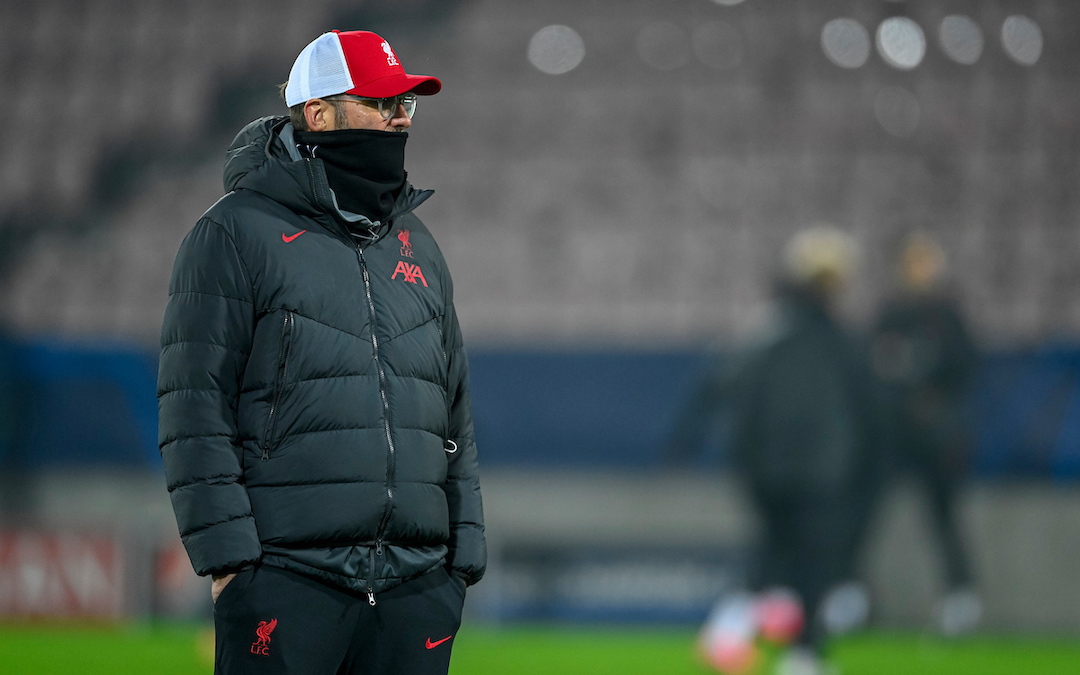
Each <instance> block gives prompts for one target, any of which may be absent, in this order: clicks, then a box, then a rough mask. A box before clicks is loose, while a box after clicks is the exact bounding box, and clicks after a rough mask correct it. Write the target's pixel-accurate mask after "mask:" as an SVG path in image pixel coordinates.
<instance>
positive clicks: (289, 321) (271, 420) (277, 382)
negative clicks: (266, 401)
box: [261, 311, 296, 461]
mask: <svg viewBox="0 0 1080 675" xmlns="http://www.w3.org/2000/svg"><path fill="white" fill-rule="evenodd" d="M295 324H296V318H295V316H294V315H293V313H292V312H288V311H287V312H285V316H284V317H283V318H282V320H281V346H280V347H279V348H278V360H277V364H278V365H277V373H276V374H275V375H274V397H273V398H272V399H271V400H270V414H269V415H267V417H266V430H265V431H264V432H263V439H262V444H261V445H262V451H263V452H262V458H263V460H264V461H265V460H267V459H270V450H272V449H273V448H274V447H275V446H276V443H275V442H274V436H275V434H276V432H277V418H278V417H280V414H281V413H280V410H279V408H280V407H281V396H282V394H283V393H284V392H285V382H286V378H287V377H288V375H289V356H290V355H291V354H292V343H293V329H294V326H295Z"/></svg>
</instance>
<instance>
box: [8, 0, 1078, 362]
mask: <svg viewBox="0 0 1080 675" xmlns="http://www.w3.org/2000/svg"><path fill="white" fill-rule="evenodd" d="M256 5H257V11H256ZM433 6H434V3H430V2H418V1H416V0H414V1H413V2H410V3H409V4H408V5H407V6H403V7H402V8H401V11H399V12H394V11H393V9H391V7H392V5H391V4H388V3H379V2H369V3H361V4H360V6H359V7H360V8H361V9H354V10H350V9H349V6H348V4H347V3H335V2H330V1H329V0H327V1H324V2H315V3H303V4H302V5H301V4H298V3H289V2H283V1H274V2H269V3H245V2H236V3H217V2H209V1H206V2H203V1H193V2H164V1H160V2H158V1H151V2H124V1H111V0H97V1H90V0H85V1H76V0H72V1H62V0H47V1H43V2H37V3H32V4H18V3H5V4H4V6H3V8H2V9H0V13H2V14H0V30H2V31H3V47H0V59H2V62H3V63H4V66H5V67H4V68H3V69H2V71H3V75H2V77H3V78H4V82H3V86H4V88H5V89H6V90H7V92H8V94H9V100H11V101H13V102H14V105H13V107H12V109H11V110H10V114H11V118H10V120H9V121H10V123H9V124H8V125H5V128H4V129H3V130H0V135H2V139H0V140H2V142H3V143H4V146H5V148H7V149H8V151H7V152H5V154H4V157H3V159H2V161H0V177H2V180H0V191H2V194H3V201H2V203H3V205H4V206H3V212H4V216H3V222H4V223H5V228H6V229H7V230H8V231H9V232H11V233H13V234H14V233H21V234H22V235H26V236H25V237H19V238H18V239H19V240H20V241H23V240H30V239H36V238H37V234H38V233H44V234H45V235H46V236H43V237H42V238H40V240H38V241H37V242H36V243H35V244H34V246H33V247H31V248H29V249H23V248H20V249H19V252H18V255H17V259H16V260H15V261H13V262H14V263H15V264H13V265H12V264H9V267H10V269H9V272H10V280H9V286H8V292H7V293H6V294H5V297H6V299H7V303H8V305H9V316H11V317H12V318H13V320H14V322H15V323H16V325H17V326H19V327H21V328H23V329H24V330H33V331H46V332H52V333H62V334H70V335H79V334H85V333H92V334H97V335H103V336H124V337H130V338H134V339H138V340H145V341H149V340H152V339H153V336H154V334H155V333H156V330H157V323H158V320H159V318H160V311H161V307H162V306H163V302H164V299H163V298H164V294H163V292H164V288H165V284H166V278H167V267H168V264H167V263H168V258H169V256H170V255H171V251H172V250H173V249H175V247H176V244H177V242H178V241H179V238H180V237H181V236H182V234H183V233H184V232H185V231H186V230H187V229H188V228H189V227H190V224H191V223H192V222H193V221H194V219H195V218H197V216H198V214H199V212H200V211H201V210H202V209H204V208H205V207H206V205H208V204H209V203H211V202H212V200H213V197H215V196H216V195H215V192H216V191H219V189H218V190H215V189H212V188H211V186H212V185H213V183H214V181H215V179H216V174H217V172H218V170H219V166H220V156H221V155H220V152H221V149H222V148H223V147H224V146H225V145H226V144H227V142H228V139H229V138H231V135H232V134H233V133H234V132H235V130H236V129H237V128H238V127H239V125H240V124H242V123H243V122H244V121H246V119H247V118H250V117H255V116H257V115H258V114H264V113H280V112H282V110H283V106H281V104H280V102H279V101H277V100H276V98H275V93H274V91H273V88H272V86H271V85H272V83H274V82H276V81H277V80H280V79H281V74H282V73H284V72H285V70H286V69H287V65H288V60H289V58H290V55H291V54H293V52H294V51H295V49H296V45H300V44H302V43H303V42H305V41H306V40H307V39H308V38H309V37H310V36H311V35H314V34H316V33H317V32H318V31H319V30H322V29H324V28H326V27H328V26H330V25H337V23H335V21H338V17H342V20H351V21H353V22H354V23H349V25H350V26H353V25H361V24H364V25H369V27H373V28H378V29H383V30H393V31H395V33H394V34H393V36H394V39H395V44H400V45H401V46H400V47H399V49H400V50H401V51H402V52H403V53H407V54H409V55H410V59H409V63H410V67H412V68H414V69H417V70H420V71H421V72H423V71H430V72H437V73H438V74H439V75H440V76H441V77H442V78H443V79H444V81H445V82H446V85H447V86H446V88H445V90H444V92H443V93H442V94H440V96H439V97H438V98H437V99H434V100H432V101H430V102H429V101H424V102H423V104H422V106H421V109H420V112H419V116H418V118H417V125H416V126H415V127H414V129H413V136H414V138H413V140H412V141H411V143H410V150H409V152H410V155H409V166H410V167H411V168H412V178H413V180H414V182H415V183H417V184H419V185H422V186H424V187H433V188H436V189H437V190H438V192H439V196H438V198H437V199H436V200H432V202H430V204H429V205H426V206H425V210H426V217H427V220H428V221H430V222H431V224H432V226H433V227H435V228H436V229H437V230H438V231H440V232H444V233H445V234H444V235H443V236H442V237H441V241H442V242H444V246H445V248H446V253H447V255H448V257H449V258H450V262H451V264H452V266H453V267H454V269H455V271H456V275H457V277H458V279H457V285H458V288H459V294H460V296H461V304H462V308H461V313H462V316H463V320H464V323H465V326H466V330H467V331H468V332H469V334H470V336H471V337H472V338H473V341H474V342H484V343H510V344H521V343H538V342H541V343H542V342H547V341H555V342H557V343H562V344H576V343H580V342H582V341H585V342H590V343H593V344H599V345H605V344H620V345H624V346H626V345H630V346H632V345H640V344H658V343H663V344H671V343H672V342H675V343H680V344H688V343H690V344H694V343H700V342H701V341H703V340H707V339H709V338H711V337H713V336H715V335H727V336H730V335H733V334H737V333H738V332H739V331H741V330H742V329H744V328H746V327H747V326H749V325H752V324H754V323H755V321H756V320H757V318H758V317H759V314H760V311H761V307H762V303H763V301H764V299H765V297H766V295H767V292H768V290H767V289H768V280H769V277H770V275H771V272H772V265H773V259H774V257H775V254H776V252H777V250H778V248H779V242H781V241H783V240H784V239H786V238H787V236H788V235H789V234H790V233H791V232H793V231H795V230H796V229H798V228H800V227H803V226H806V225H808V224H812V223H815V222H831V223H834V224H837V225H839V226H841V227H844V228H846V229H848V230H850V231H852V232H854V233H855V234H856V235H857V236H858V238H859V240H860V241H861V243H862V245H863V248H864V250H865V251H866V254H867V259H866V261H865V265H864V267H863V270H862V271H863V277H862V278H863V283H861V284H860V285H859V287H858V289H857V291H856V292H855V293H853V294H852V297H851V303H852V310H853V312H854V314H855V315H856V316H862V317H865V316H866V315H867V313H868V312H869V310H870V308H871V307H872V306H873V305H874V303H875V302H876V301H877V299H878V298H879V297H880V296H881V294H882V293H883V292H885V291H886V290H887V289H888V287H889V284H890V281H891V279H890V270H889V269H888V268H887V266H886V265H884V264H883V261H884V256H885V255H886V254H887V249H888V245H889V244H890V243H891V242H892V241H893V240H894V239H895V238H896V236H897V235H898V233H900V232H901V231H903V230H904V229H906V228H910V227H921V228H925V229H929V230H931V231H934V232H935V233H937V234H938V235H939V236H940V237H941V238H942V239H943V240H944V242H945V244H946V246H947V248H948V250H949V252H950V254H951V255H952V257H953V258H954V261H955V263H956V265H955V267H956V269H957V274H956V279H955V283H956V285H957V287H958V290H959V291H960V293H961V295H962V296H963V299H964V302H965V305H966V307H967V309H968V311H969V312H970V314H971V315H972V318H973V319H974V321H975V324H976V325H977V326H978V327H979V328H980V329H981V330H982V334H983V335H984V337H986V338H987V339H990V340H992V341H996V342H1016V341H1032V340H1039V339H1045V338H1049V337H1054V336H1059V335H1068V334H1071V333H1075V332H1076V331H1077V330H1080V293H1077V292H1076V291H1077V290H1080V289H1078V288H1077V283H1078V280H1077V278H1076V275H1075V273H1074V272H1073V269H1074V267H1075V266H1074V265H1072V264H1071V261H1072V260H1074V259H1075V255H1076V253H1077V252H1078V248H1080V234H1078V231H1077V228H1076V227H1075V224H1076V219H1077V213H1078V210H1080V204H1078V203H1077V198H1076V196H1075V190H1073V189H1072V186H1074V185H1075V181H1076V168H1075V162H1074V161H1072V159H1073V158H1074V157H1075V154H1076V149H1077V145H1078V136H1080V131H1078V130H1077V126H1076V121H1075V119H1076V115H1075V111H1076V106H1077V103H1078V102H1077V100H1076V94H1075V93H1074V91H1075V87H1072V86H1070V83H1071V82H1072V81H1073V80H1074V79H1075V76H1076V72H1075V69H1076V65H1075V64H1076V62H1077V61H1076V59H1075V58H1073V56H1074V52H1075V50H1076V49H1077V47H1076V46H1075V44H1074V42H1075V41H1073V40H1071V39H1070V38H1069V36H1068V35H1067V33H1066V29H1065V26H1068V25H1070V22H1071V20H1072V19H1073V18H1075V15H1076V14H1077V13H1078V11H1080V10H1078V9H1077V8H1075V7H1073V6H1072V5H1071V4H1069V3H1052V2H1043V3H1038V4H1036V5H1033V6H1032V7H1031V8H1030V12H1029V13H1030V15H1031V18H1032V19H1033V20H1034V21H1035V22H1036V23H1037V25H1038V26H1039V27H1041V29H1042V36H1043V43H1044V44H1045V49H1044V50H1043V53H1042V55H1041V58H1040V59H1039V60H1038V61H1037V62H1036V63H1035V64H1034V65H1032V66H1024V65H1019V64H1017V63H1016V62H1015V61H1013V60H1011V59H1010V58H1009V57H1008V55H1007V54H1006V52H1005V50H1004V49H1003V47H1002V45H1001V43H1000V39H999V36H1000V34H1001V31H1002V25H1003V21H1004V20H1005V18H1006V17H1007V15H1008V14H1009V12H1011V11H1012V9H1011V8H1012V5H1010V4H1009V3H1007V2H984V3H977V4H974V5H973V4H971V3H964V2H959V0H957V2H952V3H930V2H907V3H899V4H898V3H886V2H881V3H871V4H869V5H865V6H860V7H859V8H851V7H850V6H849V4H847V3H843V2H820V3H814V4H813V5H812V6H810V5H806V4H805V3H791V2H782V3H757V2H745V3H742V4H739V5H737V6H733V7H723V6H720V5H718V4H716V3H711V2H705V1H704V0H680V1H678V2H669V3H647V2H638V3H632V5H631V6H630V8H626V7H624V6H623V5H622V4H620V5H619V8H618V9H616V8H615V6H614V5H613V4H612V3H607V2H599V1H594V2H568V1H560V2H547V3H542V4H539V5H536V6H532V7H528V8H521V7H518V6H516V5H514V6H511V5H508V4H506V3H496V2H485V1H480V0H476V1H472V2H463V3H449V4H448V5H447V6H446V7H443V8H442V9H439V10H438V11H436V10H434V9H432V8H433ZM348 11H354V13H353V14H352V15H351V18H350V15H349V14H348V13H347V12H348ZM364 12H367V13H366V14H365V13H364ZM901 12H902V13H904V14H905V15H907V16H909V17H911V18H912V19H913V20H914V21H915V22H916V23H917V24H919V25H920V26H921V27H922V30H923V31H924V33H925V35H926V42H927V45H926V52H925V54H926V55H925V58H924V59H923V61H922V63H920V64H919V65H918V66H917V67H916V68H914V69H912V70H910V71H900V70H897V69H895V68H892V67H890V66H889V65H887V64H886V63H885V62H884V60H883V59H882V58H880V57H879V56H878V55H877V54H873V53H871V54H870V55H869V58H868V59H867V60H866V63H865V65H863V66H862V67H861V68H857V69H845V68H841V67H838V66H836V65H835V64H833V63H832V62H830V61H829V60H828V58H826V56H825V54H824V52H823V50H822V47H821V31H822V27H823V26H824V25H825V24H826V23H827V22H828V21H830V20H832V19H835V18H838V17H850V18H852V19H854V20H857V21H859V22H861V24H862V25H864V26H866V27H867V30H869V31H870V32H873V29H874V27H875V25H877V24H878V23H880V22H881V21H882V20H883V19H885V18H886V17H887V16H888V15H890V14H896V13H901ZM956 12H968V13H969V15H970V16H971V17H972V18H973V19H974V21H975V22H976V23H977V24H978V25H979V26H981V29H982V32H983V34H984V35H985V38H984V41H985V46H984V48H983V50H982V55H981V58H980V59H979V60H978V61H977V62H976V63H975V64H974V65H962V64H958V63H955V62H953V61H950V60H949V58H947V57H946V55H945V53H944V52H943V50H942V48H941V47H940V46H939V44H938V40H937V29H936V26H938V25H939V24H940V22H941V20H942V19H943V17H944V16H945V15H946V14H950V13H956ZM425 15H430V17H434V18H430V20H428V21H415V22H411V21H410V20H409V18H411V17H422V16H425ZM551 24H565V25H568V26H570V27H572V28H573V29H574V30H575V31H576V32H577V33H578V34H579V35H580V36H581V38H582V41H583V44H584V50H585V52H584V59H583V60H582V61H581V64H580V66H579V67H577V68H575V69H574V70H572V71H570V72H568V73H565V74H562V75H555V76H553V75H548V74H545V73H543V72H540V71H539V70H538V69H536V68H534V67H533V66H532V65H531V64H530V63H529V61H528V59H527V58H526V51H527V47H528V45H529V42H530V38H531V37H532V36H533V35H534V34H535V33H536V32H537V31H538V30H539V29H541V28H543V27H544V26H546V25H551ZM343 25H344V24H343ZM656 25H661V28H662V30H659V31H657V30H652V32H651V33H648V35H652V36H653V37H652V38H650V39H651V40H652V42H648V41H647V40H644V38H643V36H645V35H646V34H647V29H648V30H651V27H655V26H656ZM702 25H707V26H713V27H715V26H718V25H723V26H725V27H726V28H725V30H728V33H722V35H726V36H727V38H728V39H729V41H730V40H736V41H737V42H738V44H739V45H741V47H740V51H739V52H738V54H737V56H738V58H737V59H735V60H730V59H729V65H730V63H737V65H735V66H734V67H728V68H727V69H723V70H718V69H716V68H715V67H710V66H709V65H707V63H712V64H714V65H715V63H716V60H715V58H713V57H708V54H709V52H708V51H707V49H708V48H709V45H708V44H705V45H704V46H703V47H700V48H699V47H694V48H693V49H690V48H688V47H687V45H688V44H695V45H696V44H697V43H694V40H695V39H697V38H694V36H695V35H698V33H697V32H695V29H696V28H698V27H700V26H702ZM382 26H385V27H386V28H382ZM665 31H666V32H665ZM732 36H734V37H732ZM699 37H700V36H699ZM706 37H707V35H706ZM658 40H659V41H658ZM665 40H667V41H666V42H665ZM698 42H701V40H698ZM646 43H647V44H646ZM725 44H726V43H725ZM713 48H717V46H716V45H713ZM702 56H704V57H706V60H702ZM708 58H713V60H712V61H709V60H708ZM665 59H666V60H665ZM650 64H652V65H650ZM721 65H723V64H721ZM658 67H659V68H663V70H661V69H658ZM260 87H261V91H260V90H259V89H260ZM889 87H892V88H900V89H903V90H904V91H907V92H910V95H911V96H914V98H915V100H916V105H918V106H920V108H919V109H920V110H921V115H920V116H919V123H918V127H917V129H916V130H915V131H914V133H913V134H912V135H911V136H909V137H906V138H897V137H895V136H893V135H890V133H888V132H887V131H886V129H885V127H883V126H882V125H881V124H879V122H878V121H877V120H876V119H875V112H874V106H875V100H876V99H875V97H876V96H877V95H878V94H879V93H880V92H881V90H883V89H885V88H889ZM43 106H48V110H49V113H48V114H42V112H41V110H42V107H43ZM195 177H204V178H205V183H204V182H202V178H199V179H196V178H195ZM193 181H194V182H195V183H197V184H198V186H199V187H195V183H193ZM138 204H143V206H142V207H140V206H138ZM165 205H168V207H167V208H166V206H165ZM155 207H157V208H155ZM50 232H52V233H55V234H53V235H51V236H49V235H48V234H47V233H50ZM101 237H105V238H106V239H113V238H117V239H124V240H125V241H128V243H126V244H124V246H123V247H122V248H120V249H116V248H112V247H110V246H106V245H100V244H101V240H100V238H101ZM132 239H134V240H135V241H137V242H141V244H140V243H132V242H131V241H130V240H132ZM9 246H10V242H9ZM99 249H100V250H99ZM106 251H108V253H106ZM46 288H48V293H46V292H45V290H44V289H46ZM132 288H134V289H137V290H131V289H132ZM39 293H40V295H39ZM88 295H91V296H93V297H95V298H99V300H97V301H96V303H94V302H90V303H89V304H92V305H93V304H96V305H97V306H95V307H94V309H93V311H90V310H89V309H87V305H88V300H87V296H88ZM40 297H47V298H49V302H41V301H39V300H38V298H40ZM155 297H156V298H157V299H156V300H154V298H155Z"/></svg>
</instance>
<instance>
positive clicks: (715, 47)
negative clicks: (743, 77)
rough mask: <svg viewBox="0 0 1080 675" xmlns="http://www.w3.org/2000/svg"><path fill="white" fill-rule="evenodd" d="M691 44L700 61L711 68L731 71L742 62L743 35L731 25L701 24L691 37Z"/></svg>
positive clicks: (718, 22)
mask: <svg viewBox="0 0 1080 675" xmlns="http://www.w3.org/2000/svg"><path fill="white" fill-rule="evenodd" d="M690 44H691V46H692V47H693V48H694V54H695V55H696V56H697V57H698V60H699V61H701V62H702V63H704V64H705V65H707V66H709V67H710V68H716V69H717V70H730V69H731V68H735V67H736V66H738V65H739V64H740V63H741V62H742V57H743V39H742V34H740V33H739V29H737V28H735V27H734V26H732V25H731V24H729V23H724V22H723V21H713V22H709V23H703V24H701V25H700V26H698V27H697V28H695V29H694V32H693V33H692V34H691V35H690Z"/></svg>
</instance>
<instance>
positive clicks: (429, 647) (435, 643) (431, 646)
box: [427, 635, 454, 649]
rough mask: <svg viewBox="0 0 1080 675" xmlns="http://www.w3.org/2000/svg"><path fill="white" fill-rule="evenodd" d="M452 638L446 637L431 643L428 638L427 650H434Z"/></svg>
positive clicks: (450, 636)
mask: <svg viewBox="0 0 1080 675" xmlns="http://www.w3.org/2000/svg"><path fill="white" fill-rule="evenodd" d="M452 637H454V636H453V635H447V636H446V637H444V638H443V639H441V640H439V641H438V642H432V641H431V638H428V639H427V648H428V649H435V648H436V647H438V646H439V645H441V644H442V643H444V642H446V641H447V640H449V639H450V638H452Z"/></svg>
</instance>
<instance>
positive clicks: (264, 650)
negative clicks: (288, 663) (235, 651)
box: [251, 619, 277, 656]
mask: <svg viewBox="0 0 1080 675" xmlns="http://www.w3.org/2000/svg"><path fill="white" fill-rule="evenodd" d="M275 628H277V619H270V622H269V623H267V622H266V621H260V622H259V626H258V628H256V629H255V635H256V636H257V637H258V639H257V640H255V642H254V643H252V645H251V653H252V654H258V655H259V656H270V633H273V632H274V629H275Z"/></svg>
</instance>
